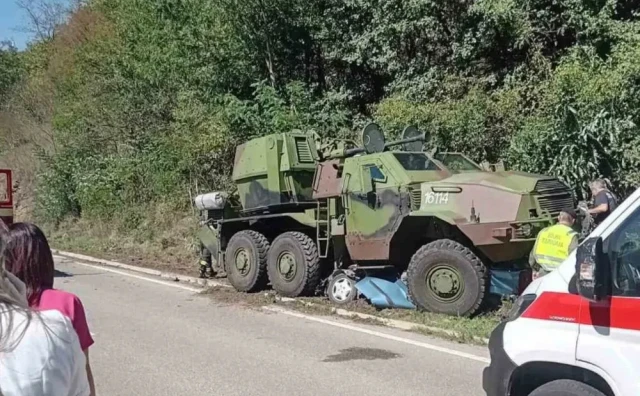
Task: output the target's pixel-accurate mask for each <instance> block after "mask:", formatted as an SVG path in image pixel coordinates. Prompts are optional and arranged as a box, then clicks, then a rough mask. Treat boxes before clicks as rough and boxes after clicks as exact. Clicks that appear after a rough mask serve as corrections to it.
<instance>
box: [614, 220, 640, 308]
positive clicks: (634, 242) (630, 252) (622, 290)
mask: <svg viewBox="0 0 640 396" xmlns="http://www.w3.org/2000/svg"><path fill="white" fill-rule="evenodd" d="M607 242H608V243H607V245H608V246H607V247H608V248H607V250H608V254H609V260H610V262H611V267H612V268H611V269H612V271H613V290H612V292H613V295H614V296H626V297H640V210H636V211H635V212H633V214H632V215H631V216H629V218H627V219H626V220H625V222H624V223H622V225H621V226H620V228H618V230H616V231H615V232H614V234H613V235H611V240H610V241H607Z"/></svg>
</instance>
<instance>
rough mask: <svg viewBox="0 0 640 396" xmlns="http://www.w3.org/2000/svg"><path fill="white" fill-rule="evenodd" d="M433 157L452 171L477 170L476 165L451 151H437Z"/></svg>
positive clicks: (478, 168)
mask: <svg viewBox="0 0 640 396" xmlns="http://www.w3.org/2000/svg"><path fill="white" fill-rule="evenodd" d="M435 159H437V160H438V161H440V162H442V164H443V165H444V166H446V167H447V169H449V170H451V171H453V172H461V171H479V170H482V169H481V168H480V167H478V165H476V164H474V163H473V162H471V161H469V160H468V159H466V158H465V157H464V156H463V155H460V154H453V153H437V154H436V155H435Z"/></svg>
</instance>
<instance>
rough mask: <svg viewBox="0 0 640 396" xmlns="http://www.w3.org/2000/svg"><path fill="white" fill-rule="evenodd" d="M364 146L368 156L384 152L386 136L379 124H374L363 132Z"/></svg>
mask: <svg viewBox="0 0 640 396" xmlns="http://www.w3.org/2000/svg"><path fill="white" fill-rule="evenodd" d="M362 144H363V145H364V149H365V151H366V152H367V154H373V153H381V152H383V151H384V148H385V142H384V135H383V134H382V132H381V131H380V127H379V126H378V124H376V123H374V122H372V123H370V124H369V125H367V126H366V127H364V129H363V130H362Z"/></svg>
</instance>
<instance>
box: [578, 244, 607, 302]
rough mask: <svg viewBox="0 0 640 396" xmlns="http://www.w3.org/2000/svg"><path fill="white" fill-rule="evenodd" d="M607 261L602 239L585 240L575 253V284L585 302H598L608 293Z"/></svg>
mask: <svg viewBox="0 0 640 396" xmlns="http://www.w3.org/2000/svg"><path fill="white" fill-rule="evenodd" d="M610 277H611V271H610V270H609V259H608V257H607V256H606V255H605V254H604V251H603V247H602V238H601V237H595V238H589V239H586V240H585V241H584V242H582V243H581V244H580V246H578V250H577V252H576V283H577V285H576V286H577V289H578V293H580V295H581V296H582V297H584V298H586V299H587V300H590V301H600V300H602V299H603V298H605V297H606V296H607V295H608V293H607V290H608V285H609V278H610Z"/></svg>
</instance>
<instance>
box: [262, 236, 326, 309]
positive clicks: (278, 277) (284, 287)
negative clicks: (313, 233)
mask: <svg viewBox="0 0 640 396" xmlns="http://www.w3.org/2000/svg"><path fill="white" fill-rule="evenodd" d="M267 272H268V274H269V280H270V281H271V286H272V287H273V289H274V290H275V291H277V292H278V293H279V294H280V295H282V296H285V297H298V296H307V295H312V294H314V293H315V291H316V289H317V288H318V284H319V283H320V256H319V255H318V247H317V246H316V243H315V242H314V241H313V239H311V238H309V237H308V236H307V235H305V234H303V233H301V232H285V233H284V234H281V235H280V236H278V237H277V238H276V239H275V240H274V241H273V243H272V244H271V249H270V250H269V257H268V260H267Z"/></svg>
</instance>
